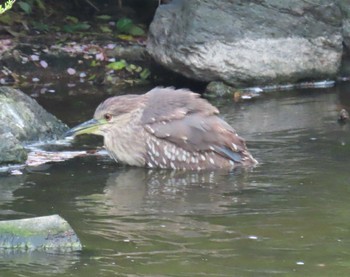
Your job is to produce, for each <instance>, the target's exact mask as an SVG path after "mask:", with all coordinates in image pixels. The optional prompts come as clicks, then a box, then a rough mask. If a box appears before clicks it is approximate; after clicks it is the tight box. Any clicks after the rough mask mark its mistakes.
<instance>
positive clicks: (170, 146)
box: [66, 87, 258, 170]
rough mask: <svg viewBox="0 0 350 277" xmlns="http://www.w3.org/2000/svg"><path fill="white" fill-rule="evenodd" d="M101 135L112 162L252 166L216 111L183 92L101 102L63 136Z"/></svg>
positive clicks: (196, 166)
mask: <svg viewBox="0 0 350 277" xmlns="http://www.w3.org/2000/svg"><path fill="white" fill-rule="evenodd" d="M81 134H95V135H100V136H103V138H104V147H105V148H106V150H107V152H108V153H109V155H110V156H111V157H112V158H113V159H114V160H115V161H117V162H118V163H123V164H127V165H131V166H138V167H148V168H164V169H165V168H169V169H179V170H205V169H210V170H215V169H225V170H233V169H234V168H236V167H252V166H255V165H256V164H257V163H258V162H257V160H255V159H254V158H253V156H252V155H251V154H250V152H249V151H248V149H247V146H246V142H245V140H244V139H243V138H241V137H240V136H239V135H238V134H237V132H236V131H235V129H234V128H232V127H231V126H230V125H229V124H228V123H227V122H226V121H224V120H223V119H222V118H221V117H220V116H219V110H218V109H217V108H216V107H214V106H213V105H212V104H210V103H209V102H208V101H207V100H205V99H203V98H201V97H200V95H199V94H197V93H194V92H192V91H190V90H187V89H174V88H172V87H165V88H164V87H156V88H154V89H152V90H150V91H149V92H147V93H145V94H142V95H134V94H129V95H122V96H114V97H110V98H108V99H106V100H105V101H104V102H102V103H101V104H100V105H99V106H98V107H97V109H96V111H95V113H94V116H93V119H91V120H89V121H87V122H84V123H82V124H80V125H78V126H76V127H74V128H72V129H70V130H69V131H68V132H67V134H66V136H70V137H72V136H73V137H74V136H77V135H81Z"/></svg>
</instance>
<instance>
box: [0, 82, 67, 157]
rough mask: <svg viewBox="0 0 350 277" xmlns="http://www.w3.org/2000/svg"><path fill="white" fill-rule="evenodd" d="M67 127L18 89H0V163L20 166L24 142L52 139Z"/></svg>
mask: <svg viewBox="0 0 350 277" xmlns="http://www.w3.org/2000/svg"><path fill="white" fill-rule="evenodd" d="M67 130H68V127H67V126H66V125H65V124H63V123H62V122H61V121H59V120H58V119H57V118H56V117H54V116H53V115H52V114H50V113H48V112H47V111H45V110H44V109H43V108H42V107H41V106H40V105H39V104H38V103H37V102H36V101H35V100H34V99H32V98H30V97H29V96H27V95H26V94H24V93H22V92H21V91H19V90H16V89H13V88H10V87H0V153H1V155H0V164H4V163H23V162H24V161H25V159H26V153H24V146H23V145H24V143H28V142H34V141H44V140H54V139H57V138H58V137H60V136H62V135H63V134H64V133H65V132H66V131H67Z"/></svg>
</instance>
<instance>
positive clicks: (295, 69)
mask: <svg viewBox="0 0 350 277" xmlns="http://www.w3.org/2000/svg"><path fill="white" fill-rule="evenodd" d="M341 32H342V13H341V12H340V8H339V6H338V4H337V3H336V1H329V0H313V1H301V0H291V1H279V0H265V1H253V0H241V1H240V0H234V1H233V0H231V1H227V0H187V1H185V0H174V1H172V2H171V3H170V4H167V5H161V6H160V7H159V8H158V9H157V12H156V14H155V17H154V20H153V22H152V24H151V26H150V31H149V37H148V41H147V50H148V52H149V53H150V54H151V56H152V57H153V58H154V59H155V60H156V61H157V62H159V63H160V64H162V65H164V66H165V67H167V68H170V69H172V70H173V71H176V72H178V73H180V74H183V75H184V76H186V77H189V78H193V79H198V80H203V81H215V80H221V81H225V82H226V83H229V84H232V85H239V86H245V85H249V86H251V85H261V84H270V83H281V82H295V81H299V80H301V79H307V78H310V79H311V78H314V79H320V78H327V77H332V76H334V75H335V74H336V73H337V71H338V69H339V66H340V62H341V55H342V33H341Z"/></svg>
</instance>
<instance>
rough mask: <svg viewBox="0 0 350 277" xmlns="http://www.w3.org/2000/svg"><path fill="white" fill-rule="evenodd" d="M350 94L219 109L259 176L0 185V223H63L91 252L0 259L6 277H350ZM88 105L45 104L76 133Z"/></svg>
mask: <svg viewBox="0 0 350 277" xmlns="http://www.w3.org/2000/svg"><path fill="white" fill-rule="evenodd" d="M349 92H350V85H349V84H346V83H343V84H340V85H337V86H336V87H334V88H330V89H308V90H307V89H304V90H299V91H297V90H295V91H289V92H285V91H284V92H276V93H273V94H270V95H266V96H263V97H261V98H259V99H255V100H253V101H248V102H243V103H233V102H232V101H231V100H228V99H226V100H217V101H215V102H213V104H215V105H217V106H218V107H219V108H220V110H221V112H222V116H223V117H224V118H225V119H226V120H227V121H228V122H229V123H230V124H232V125H233V126H234V127H235V128H236V129H237V131H238V133H239V134H240V135H241V136H243V137H244V138H246V140H247V143H248V146H249V149H250V150H251V152H252V153H253V155H254V156H255V158H257V159H258V160H259V162H260V164H259V166H258V167H256V168H254V169H253V170H251V171H244V170H238V171H236V172H233V173H230V174H228V173H223V172H173V171H164V170H163V171H161V170H147V169H142V168H130V167H123V166H118V165H116V164H115V163H114V162H112V161H111V160H110V159H108V158H107V157H84V158H75V159H72V160H69V161H66V162H61V163H53V164H50V165H48V166H46V167H41V168H40V169H38V170H36V171H32V172H26V173H24V174H23V175H20V176H7V177H6V176H4V177H0V219H17V218H24V217H33V216H42V215H50V214H59V215H61V216H62V217H63V218H65V219H66V220H67V221H68V222H69V223H70V224H71V225H72V227H73V228H74V229H75V231H76V232H77V234H78V236H79V237H80V239H81V241H82V243H83V245H84V248H83V250H82V251H81V252H74V253H41V252H32V253H18V252H13V253H2V254H0V255H1V257H0V275H1V276H53V275H54V276H189V277H195V276H349V274H350V220H349V218H350V201H349V196H350V170H349V164H350V163H349V162H350V130H349V126H350V125H349V124H344V125H341V124H339V123H338V122H337V114H338V111H339V110H340V109H341V108H350V93H349ZM59 93H60V91H57V92H56V94H59ZM91 99H93V98H92V97H91V96H86V97H85V98H84V97H80V102H81V103H80V105H76V106H73V105H71V104H67V103H65V102H64V101H68V100H71V99H69V98H68V97H66V98H63V99H62V101H61V102H59V103H60V105H57V99H56V100H55V99H51V100H50V98H47V99H45V98H43V99H39V102H41V103H42V104H43V105H44V106H45V107H46V108H47V109H48V110H49V111H50V112H53V113H55V114H56V115H57V116H58V117H59V118H61V119H62V120H63V121H65V122H67V123H68V124H70V125H74V124H76V123H78V122H79V121H83V120H86V119H88V118H89V117H90V116H92V114H93V110H94V108H95V107H96V105H97V103H95V102H94V101H92V100H91ZM99 100H100V99H99ZM99 100H98V101H99ZM55 101H56V102H55ZM95 101H96V100H95ZM55 103H56V104H55ZM60 107H61V108H60ZM62 107H64V108H62ZM86 140H87V139H86V138H84V139H82V140H80V141H78V143H75V145H74V147H75V148H77V149H78V148H79V146H80V144H83V142H84V143H85V141H86ZM96 143H97V144H99V143H100V141H97V142H96ZM85 144H88V147H91V145H93V144H94V139H93V140H91V141H89V140H87V142H86V143H85ZM84 147H87V146H84Z"/></svg>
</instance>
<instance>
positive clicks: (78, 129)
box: [65, 119, 104, 137]
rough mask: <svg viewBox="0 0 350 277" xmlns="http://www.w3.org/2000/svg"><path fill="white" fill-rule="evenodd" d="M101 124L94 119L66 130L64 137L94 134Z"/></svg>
mask: <svg viewBox="0 0 350 277" xmlns="http://www.w3.org/2000/svg"><path fill="white" fill-rule="evenodd" d="M102 124H104V122H102V121H99V120H96V119H91V120H89V121H86V122H84V123H81V124H79V125H78V126H75V127H73V128H72V129H70V130H68V131H67V133H66V134H65V136H66V137H75V136H78V135H82V134H96V131H97V130H98V129H99V126H100V125H102Z"/></svg>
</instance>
